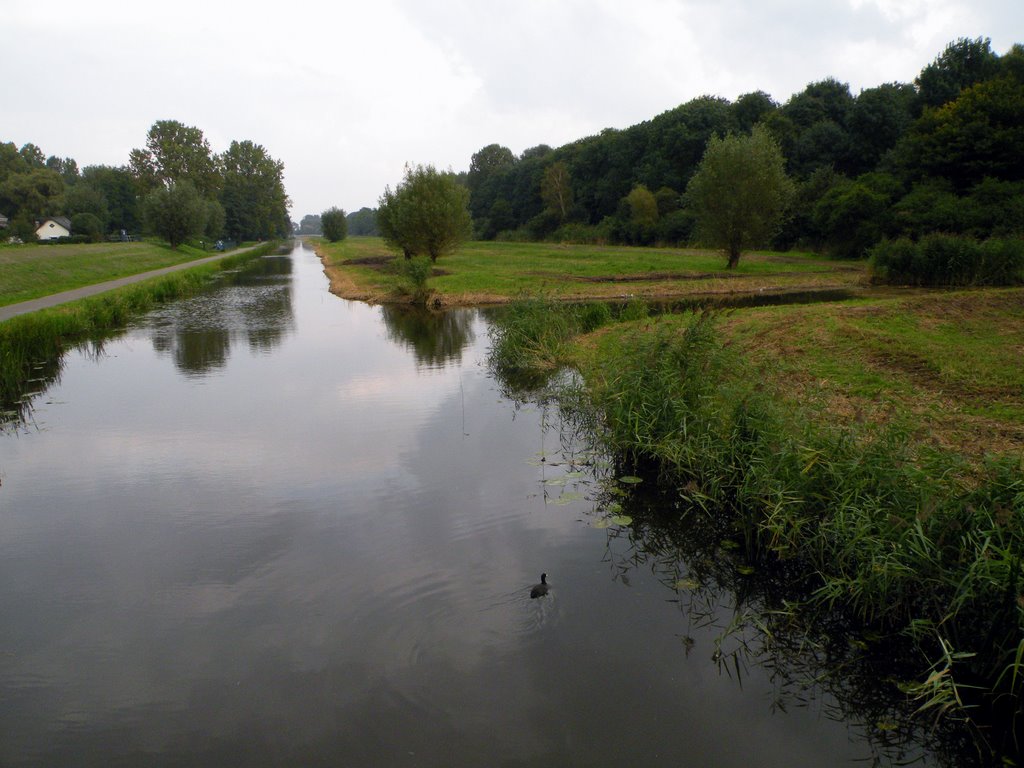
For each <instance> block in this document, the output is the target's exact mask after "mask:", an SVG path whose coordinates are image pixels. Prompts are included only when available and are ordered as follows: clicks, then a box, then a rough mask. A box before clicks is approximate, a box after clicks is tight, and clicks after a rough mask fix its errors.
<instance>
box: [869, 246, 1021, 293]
mask: <svg viewBox="0 0 1024 768" xmlns="http://www.w3.org/2000/svg"><path fill="white" fill-rule="evenodd" d="M871 268H872V272H873V274H874V275H875V277H876V278H877V279H879V280H881V281H883V282H887V283H893V284H898V285H939V286H942V285H1012V284H1015V283H1020V282H1024V240H1022V239H1021V238H991V239H989V240H986V241H984V242H979V241H977V240H975V239H973V238H970V237H964V236H961V235H946V234H938V233H936V234H930V235H925V236H924V237H922V238H921V239H920V240H919V241H918V242H916V243H914V242H912V241H911V240H909V239H908V238H899V239H897V240H883V241H882V242H881V243H879V244H878V245H876V246H875V247H874V248H872V249H871Z"/></svg>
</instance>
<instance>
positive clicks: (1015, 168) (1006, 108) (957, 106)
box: [900, 77, 1024, 190]
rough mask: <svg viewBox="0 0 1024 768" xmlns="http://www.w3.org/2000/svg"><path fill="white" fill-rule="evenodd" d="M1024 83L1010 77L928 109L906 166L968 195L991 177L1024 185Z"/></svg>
mask: <svg viewBox="0 0 1024 768" xmlns="http://www.w3.org/2000/svg"><path fill="white" fill-rule="evenodd" d="M1022 114H1024V82H1020V81H1017V80H1015V79H1013V78H1010V77H1000V78H996V79H994V80H988V81H985V82H982V83H978V84H976V85H973V86H970V87H968V88H966V89H965V90H964V91H962V92H961V93H960V95H959V96H958V97H957V98H956V99H955V100H954V101H951V102H949V103H948V104H945V105H944V106H942V107H939V108H937V109H926V110H925V112H924V114H923V115H922V116H921V118H920V119H919V120H918V121H917V123H915V124H914V126H913V128H912V130H911V131H910V132H909V134H907V136H906V137H905V139H904V142H903V144H902V145H901V147H900V153H901V161H902V163H903V164H904V165H905V166H907V167H909V168H912V169H914V172H915V173H916V174H918V175H924V176H936V177H940V178H945V179H948V180H949V181H951V182H952V183H953V185H954V187H956V188H957V189H960V190H963V189H966V188H968V187H970V186H972V185H974V184H977V183H978V182H980V181H982V180H983V179H984V178H986V177H991V178H996V179H1003V180H1007V181H1020V180H1022V179H1024V121H1022V120H1021V115H1022Z"/></svg>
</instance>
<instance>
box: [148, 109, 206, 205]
mask: <svg viewBox="0 0 1024 768" xmlns="http://www.w3.org/2000/svg"><path fill="white" fill-rule="evenodd" d="M129 162H130V165H131V169H132V173H133V174H135V177H136V178H137V179H138V180H139V181H140V183H141V184H142V185H143V187H144V188H147V189H152V188H153V187H155V186H157V185H160V184H162V185H164V186H169V185H171V184H173V183H175V182H178V181H189V182H191V183H192V185H193V186H194V187H195V188H196V191H198V192H199V194H200V195H202V196H203V197H209V198H212V197H214V196H215V195H216V194H217V191H218V189H219V187H220V178H221V177H220V174H219V173H218V170H217V165H216V162H215V160H214V157H213V154H212V153H211V151H210V144H209V142H208V141H207V140H206V138H205V137H204V136H203V132H202V131H201V130H200V129H198V128H195V127H193V126H188V125H184V124H182V123H180V122H178V121H177V120H158V121H157V122H155V123H153V125H152V127H150V129H149V132H148V133H147V134H146V147H145V149H133V150H132V151H131V153H130V154H129Z"/></svg>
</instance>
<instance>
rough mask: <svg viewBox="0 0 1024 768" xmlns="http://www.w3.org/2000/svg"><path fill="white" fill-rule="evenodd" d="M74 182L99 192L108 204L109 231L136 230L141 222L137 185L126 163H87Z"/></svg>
mask: <svg viewBox="0 0 1024 768" xmlns="http://www.w3.org/2000/svg"><path fill="white" fill-rule="evenodd" d="M77 186H86V187H88V188H90V189H94V190H97V191H99V192H100V193H102V195H103V199H104V201H105V202H106V206H107V219H106V230H107V231H108V232H120V231H121V230H124V231H125V232H131V233H136V234H137V233H138V232H139V229H140V226H141V223H142V211H141V206H140V200H139V198H140V194H139V193H140V188H139V186H138V184H137V183H136V180H135V178H134V177H133V176H132V172H131V171H130V170H129V169H128V168H127V167H125V166H121V167H118V168H115V167H112V166H109V165H89V166H86V167H85V168H83V169H82V180H81V181H80V182H79V184H78V185H77Z"/></svg>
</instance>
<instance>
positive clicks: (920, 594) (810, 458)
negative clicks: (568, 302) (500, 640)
mask: <svg viewBox="0 0 1024 768" xmlns="http://www.w3.org/2000/svg"><path fill="white" fill-rule="evenodd" d="M1021 339H1024V289H1006V290H992V291H963V292H950V293H931V294H912V295H908V296H906V297H903V298H874V299H866V300H859V301H854V302H843V303H833V304H819V305H808V306H787V307H771V308H769V307H764V308H757V309H744V310H738V311H731V312H727V313H722V312H698V313H688V314H686V315H665V316H660V317H650V316H647V314H646V310H645V307H643V306H642V305H640V304H633V305H626V307H625V309H623V310H622V311H621V316H620V317H617V318H616V317H614V316H613V313H612V312H611V311H609V310H608V309H597V308H596V305H590V306H586V305H584V306H580V307H564V306H557V305H553V304H548V303H543V302H537V301H534V302H524V303H522V304H516V305H513V306H512V307H511V308H510V309H509V310H507V311H506V313H505V314H504V319H501V320H499V321H498V324H497V326H496V331H495V336H494V340H493V341H494V347H493V352H492V364H493V365H494V367H495V368H496V369H497V370H498V371H499V372H500V373H502V374H503V375H504V376H505V377H506V379H510V380H514V379H516V378H518V379H520V380H522V379H523V375H524V374H526V379H527V380H529V379H530V378H532V380H533V383H536V382H537V381H538V379H544V378H545V376H546V374H550V373H551V372H553V371H554V370H556V369H557V368H558V367H559V366H562V365H568V366H571V367H574V368H576V369H577V370H579V371H580V372H581V373H582V379H583V381H584V382H585V384H584V386H583V388H582V389H580V388H576V387H571V388H569V389H565V388H562V389H561V390H560V391H559V392H558V394H559V396H560V398H561V399H562V402H563V403H566V406H565V407H566V408H567V413H568V414H569V415H570V417H571V420H574V421H576V422H583V423H584V424H587V425H589V430H590V431H592V433H593V434H596V435H598V436H599V437H600V439H601V440H602V441H603V444H604V445H605V446H606V448H607V450H608V451H609V452H611V453H612V455H614V456H616V457H617V458H618V461H619V466H620V471H623V472H628V473H629V474H637V475H640V476H644V477H647V478H648V479H650V480H652V481H653V480H657V481H658V483H659V485H662V486H665V487H668V488H674V489H675V494H676V497H677V499H678V503H679V505H680V506H681V508H683V509H689V510H691V513H692V514H695V515H697V516H698V517H700V516H703V517H704V518H705V519H706V520H707V521H708V523H709V524H711V525H713V526H715V528H716V529H721V527H722V526H723V524H724V525H726V527H727V528H728V529H729V530H731V531H732V534H731V536H734V537H735V538H736V540H737V541H738V542H740V543H741V548H742V551H743V553H744V559H743V563H742V566H741V567H742V568H745V569H749V572H750V573H755V572H774V571H779V572H780V573H782V572H784V573H785V579H783V581H784V582H785V583H789V584H793V585H800V586H801V589H803V590H804V594H803V596H802V597H801V598H800V600H799V601H798V602H794V603H791V604H789V608H788V609H786V610H788V611H791V612H792V620H794V621H807V622H824V623H827V622H829V621H831V619H830V618H829V617H830V616H835V615H837V614H839V615H842V616H843V617H844V620H843V622H842V623H843V626H849V621H851V620H852V621H854V622H855V623H856V626H859V627H861V628H862V629H863V632H862V634H863V635H864V636H865V637H877V638H883V639H886V641H891V640H892V639H893V638H898V639H899V640H900V642H911V643H913V644H915V646H916V648H917V649H918V651H917V653H918V654H919V658H920V659H922V663H921V664H920V666H919V667H917V668H913V669H906V670H904V671H903V675H904V676H903V677H902V679H900V680H899V681H898V683H899V685H900V686H901V689H902V690H903V691H905V692H906V693H907V694H908V695H910V696H912V697H914V698H915V699H916V700H917V702H918V703H919V704H920V705H921V706H922V708H923V711H925V712H929V713H936V714H941V715H944V716H948V717H953V718H971V717H974V716H975V715H976V714H977V712H979V711H981V710H980V709H979V710H973V709H971V707H972V706H976V705H977V706H980V707H982V708H985V707H987V708H990V709H1001V711H1002V712H1003V715H1002V716H1001V717H1003V721H1002V722H1001V723H1000V727H1003V728H1004V729H1005V728H1012V723H1013V722H1014V718H1016V717H1017V716H1018V715H1019V713H1020V701H1021V692H1022V682H1024V667H1022V658H1024V655H1022V654H1024V578H1022V576H1024V574H1022V572H1021V564H1022V560H1024V381H1022V378H1021V373H1020V360H1021V356H1022V352H1024V350H1022V347H1021ZM723 521H724V522H723ZM745 572H746V571H745ZM799 591H800V590H795V592H799ZM894 685H896V683H895V682H894ZM976 686H977V687H976ZM990 691H991V692H995V691H997V692H999V693H1002V694H1009V696H1005V697H1003V698H997V697H995V696H991V695H986V692H990ZM985 719H986V718H985V716H982V717H981V718H980V722H985ZM1008 722H1009V723H1010V725H1007V723H1008ZM997 751H998V750H997Z"/></svg>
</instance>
